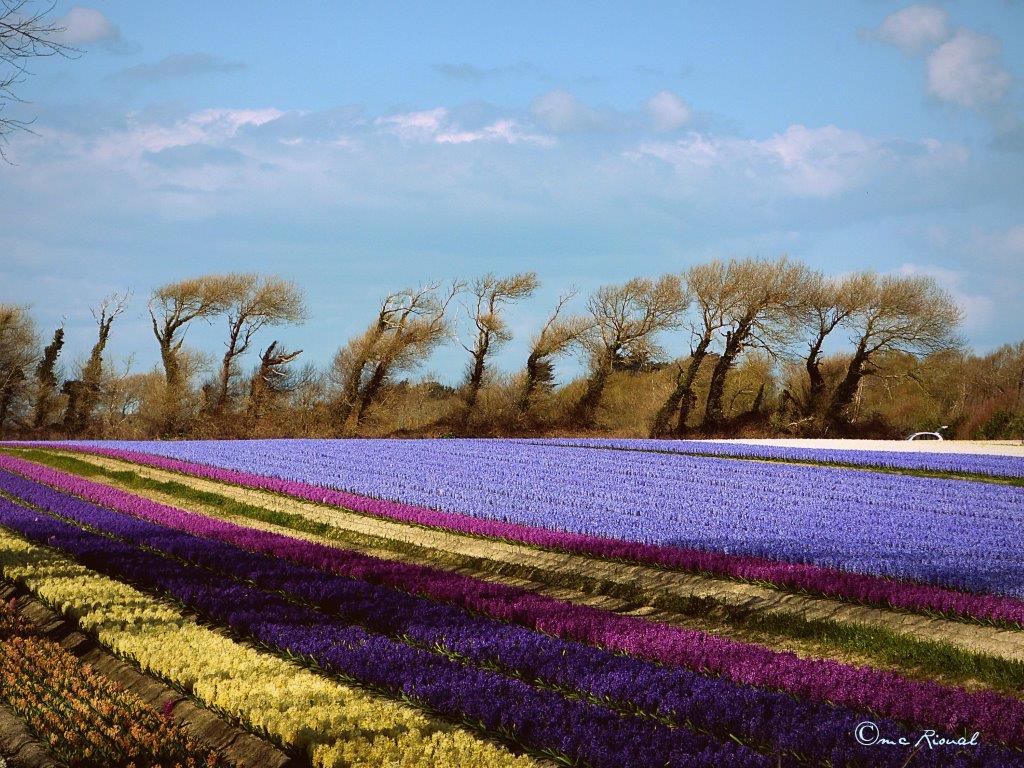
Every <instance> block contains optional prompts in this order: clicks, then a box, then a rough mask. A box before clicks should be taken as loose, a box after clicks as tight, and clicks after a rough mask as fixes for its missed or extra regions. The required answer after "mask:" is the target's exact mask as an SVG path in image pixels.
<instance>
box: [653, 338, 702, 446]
mask: <svg viewBox="0 0 1024 768" xmlns="http://www.w3.org/2000/svg"><path fill="white" fill-rule="evenodd" d="M710 344H711V333H710V332H708V333H706V334H705V335H704V336H703V337H702V338H701V340H700V343H699V344H697V348H696V349H695V350H693V354H691V355H690V362H689V364H688V365H687V366H686V370H685V371H681V372H680V375H679V376H678V377H677V378H676V388H675V389H674V390H672V394H671V395H669V397H668V400H666V401H665V404H664V405H662V406H661V409H660V410H659V411H658V413H657V415H656V416H655V417H654V426H652V427H651V437H662V436H663V435H666V434H668V433H669V430H670V429H671V430H672V432H673V433H674V434H676V435H682V434H684V433H685V432H686V421H687V419H689V417H690V411H691V410H692V409H693V403H694V400H695V398H694V396H693V382H694V380H695V379H696V378H697V371H699V370H700V364H701V363H702V362H703V361H704V358H705V357H707V352H708V346H709V345H710ZM673 419H675V422H676V423H675V426H674V427H673V426H671V424H672V421H673Z"/></svg>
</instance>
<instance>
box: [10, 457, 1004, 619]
mask: <svg viewBox="0 0 1024 768" xmlns="http://www.w3.org/2000/svg"><path fill="white" fill-rule="evenodd" d="M0 453H6V454H8V455H11V456H18V457H21V458H24V459H27V460H30V461H35V462H37V463H40V464H46V465H48V466H50V467H53V468H55V469H61V470H63V471H66V472H70V473H72V474H78V475H81V476H84V477H108V478H110V479H112V480H114V481H115V482H125V483H126V484H127V483H131V484H132V485H130V486H129V487H131V488H132V489H142V490H147V489H148V490H154V491H157V492H167V493H171V494H172V495H180V494H181V493H185V494H191V495H190V496H182V498H192V499H193V500H195V501H199V502H200V503H207V504H210V505H211V506H222V505H221V502H219V501H218V499H220V498H221V496H220V495H219V494H216V493H210V492H207V491H202V490H200V489H197V488H193V487H192V486H191V485H188V484H187V483H188V481H189V480H200V481H202V482H204V483H210V484H214V485H218V486H224V487H228V488H232V489H238V490H239V491H240V492H244V493H247V494H257V495H258V494H268V495H270V496H273V497H275V498H278V499H281V500H282V501H283V502H285V503H299V504H310V505H312V506H317V507H321V506H322V507H323V508H324V509H326V510H328V511H331V512H337V511H339V510H340V511H341V512H344V513H345V514H349V515H355V516H358V517H362V518H366V519H369V520H374V521H379V520H381V518H379V517H378V516H376V515H373V514H371V513H368V512H361V511H359V510H354V509H348V508H345V507H332V506H330V505H322V504H317V503H316V502H313V501H309V500H306V499H296V498H295V497H292V496H288V495H287V494H283V493H279V492H276V491H268V490H263V489H253V488H249V487H247V486H244V485H234V484H231V483H227V482H224V481H217V480H211V479H209V478H191V477H190V476H189V475H187V474H182V473H180V472H175V471H172V470H167V469H161V468H158V467H149V466H144V468H145V469H148V470H151V471H153V472H159V473H162V474H169V475H174V476H176V477H181V478H183V480H184V481H185V482H178V481H165V480H154V479H151V478H148V477H146V476H145V475H139V474H138V473H136V472H134V471H132V470H114V469H109V468H107V467H106V466H103V465H102V462H103V461H107V462H113V463H115V464H127V463H129V462H127V461H126V460H124V459H118V458H113V457H109V456H105V455H102V454H98V455H91V454H88V453H86V454H81V453H77V452H70V453H69V452H67V450H60V449H56V450H55V449H40V448H21V447H18V446H8V445H0ZM83 455H84V456H88V459H83V458H80V457H81V456H83ZM93 461H96V462H100V463H99V464H94V463H92V462H93ZM164 488H173V489H174V490H173V491H169V490H168V491H165V490H163V489H164ZM207 496H208V497H209V498H210V501H208V502H207V501H204V500H203V499H204V498H205V497H207ZM227 501H228V502H229V503H233V504H243V505H244V502H237V501H236V500H233V499H228V500H227ZM264 511H266V510H264ZM274 512H275V514H276V513H277V511H276V510H275V511H274ZM239 514H245V513H239ZM248 516H249V517H253V519H260V518H258V517H254V516H253V515H251V514H250V515H248ZM271 522H272V521H271ZM384 522H388V523H392V524H396V525H404V526H407V527H409V528H422V529H424V530H428V531H433V532H438V533H443V534H447V535H450V536H461V537H463V538H467V539H479V540H481V541H495V542H499V543H502V544H510V545H513V546H518V547H525V548H528V549H534V550H537V551H540V552H556V553H560V554H569V555H574V556H577V557H592V558H593V559H595V560H604V561H607V562H613V563H621V564H625V565H642V566H643V567H645V568H651V569H655V570H658V571H662V572H665V573H690V574H694V575H697V576H703V577H707V578H710V579H715V580H719V581H732V582H735V583H737V584H750V585H752V586H759V587H764V588H766V589H772V590H775V591H777V592H783V593H785V594H790V595H796V596H800V597H814V598H824V599H826V600H831V601H834V602H840V603H847V604H850V605H860V606H865V607H869V608H880V609H882V610H886V611H891V612H893V613H901V614H905V615H917V616H927V617H929V618H934V619H942V620H948V621H957V622H960V623H963V624H976V625H980V626H986V627H996V628H998V629H1008V630H1011V631H1019V630H1020V629H1021V627H1020V626H1018V625H1016V624H1011V623H1007V622H1000V621H992V620H988V619H983V618H977V617H974V616H965V615H961V614H958V613H943V612H941V611H933V610H929V609H927V608H917V609H908V608H903V607H896V606H893V605H891V604H888V603H875V602H867V601H862V600H857V599H855V598H852V597H846V596H843V595H833V594H825V593H821V592H817V591H812V590H807V589H802V588H800V587H795V586H792V585H789V584H778V583H776V582H772V581H765V580H763V579H749V578H743V577H742V576H736V575H733V574H727V573H718V572H711V571H704V570H700V569H689V570H683V569H672V568H669V567H666V566H663V565H660V564H658V563H651V562H647V561H643V560H640V561H637V560H630V559H626V558H619V557H611V556H605V557H602V556H598V555H582V554H581V553H579V552H576V551H574V550H566V549H561V548H559V547H553V546H552V547H545V546H540V545H535V544H528V543H525V542H521V541H516V540H509V539H504V538H501V537H498V536H488V535H484V534H477V533H468V532H465V531H452V530H449V529H447V528H443V527H433V526H430V525H425V524H422V523H416V522H409V521H399V520H391V519H385V520H384ZM281 524H282V525H286V524H285V523H281ZM315 524H321V523H315ZM323 525H326V526H327V527H329V528H332V529H333V527H332V526H330V525H329V524H323ZM288 527H294V526H288ZM298 530H302V529H298ZM309 532H310V533H313V534H314V535H319V536H324V535H328V534H326V533H324V532H317V531H309ZM382 540H383V539H382ZM386 548H389V549H392V550H393V549H394V546H392V545H387V547H386ZM469 560H470V561H471V562H492V561H488V560H479V561H478V560H476V559H474V558H470V559H469ZM516 567H519V566H516ZM496 572H499V571H496ZM499 573H500V572H499ZM879 578H885V577H879ZM602 583H603V582H602ZM602 594H603V593H602Z"/></svg>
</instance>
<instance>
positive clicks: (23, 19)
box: [0, 0, 77, 157]
mask: <svg viewBox="0 0 1024 768" xmlns="http://www.w3.org/2000/svg"><path fill="white" fill-rule="evenodd" d="M53 7H54V4H53V3H47V2H35V0H0V157H6V156H5V155H4V152H3V144H2V141H3V140H4V139H5V138H6V136H7V135H8V134H10V133H11V132H12V131H14V130H17V129H27V128H28V123H27V122H25V121H23V120H18V119H16V118H12V117H5V116H3V115H2V112H3V110H4V108H5V107H6V106H8V105H9V104H10V103H11V102H17V101H21V99H19V98H18V97H17V96H16V95H15V93H14V89H15V87H16V86H18V85H20V84H21V83H22V82H24V80H25V77H26V76H27V75H28V68H27V67H28V62H29V60H31V59H36V58H40V57H45V56H54V55H62V56H68V55H72V54H74V53H77V51H75V50H74V49H73V48H70V47H69V46H67V45H65V44H63V43H61V42H60V39H59V38H60V35H61V33H62V32H64V27H61V26H59V25H58V24H56V23H55V22H53V21H51V20H49V19H48V16H49V15H50V14H51V13H52V11H53Z"/></svg>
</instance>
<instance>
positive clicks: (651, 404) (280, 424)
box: [0, 258, 1024, 438]
mask: <svg viewBox="0 0 1024 768" xmlns="http://www.w3.org/2000/svg"><path fill="white" fill-rule="evenodd" d="M538 286H539V281H538V278H537V276H536V275H535V274H534V273H532V272H527V273H521V274H516V275H511V276H508V277H497V276H495V275H490V274H489V275H485V276H483V277H480V278H477V279H475V280H472V281H468V282H463V281H455V282H452V283H450V284H442V283H440V282H437V283H430V284H426V285H421V286H419V287H417V288H407V289H404V290H400V291H396V292H395V293H391V294H389V295H387V296H384V297H382V299H381V301H380V305H379V309H378V310H377V312H376V315H375V316H374V317H372V318H368V320H369V322H368V324H367V326H366V329H365V330H364V331H363V332H362V333H361V334H359V335H357V336H355V337H354V338H351V339H349V340H348V341H347V342H346V343H344V344H343V345H342V346H341V348H340V349H339V351H338V352H337V354H336V355H335V357H334V359H333V361H332V363H331V365H330V366H329V367H328V368H327V369H326V370H321V369H317V368H316V367H315V366H313V365H311V364H308V363H307V364H302V362H301V350H298V349H292V348H290V347H289V346H288V345H287V343H286V342H283V341H281V340H278V339H275V338H274V334H273V333H272V332H271V331H272V330H274V329H278V328H286V327H287V326H291V325H295V324H297V323H301V322H302V321H303V320H304V319H305V317H306V312H307V310H306V303H305V299H304V296H303V292H302V290H301V289H300V288H299V287H298V286H297V285H295V284H294V283H291V282H288V281H285V280H282V279H280V278H278V277H276V276H273V275H259V274H251V273H243V274H238V273H234V274H226V275H220V274H219V275H204V276H201V277H196V278H191V279H188V280H183V281H181V282H176V283H171V284H168V285H163V286H160V287H158V288H156V289H155V290H154V291H153V292H152V293H151V294H150V295H149V297H148V300H147V304H146V307H147V311H148V315H149V318H150V320H151V325H152V332H153V338H154V342H155V343H156V345H157V346H158V347H159V351H160V365H159V366H158V368H157V369H155V370H153V371H150V372H146V373H139V372H133V371H132V370H130V368H129V367H125V368H124V369H120V368H118V367H117V366H115V365H114V363H113V362H112V361H111V360H110V359H109V357H108V356H107V355H106V354H105V350H106V347H107V342H108V340H109V338H110V334H111V333H113V332H116V324H117V320H118V318H119V317H120V316H121V315H123V313H124V311H125V310H126V308H127V306H128V304H129V300H130V293H129V292H125V293H121V294H116V295H113V296H109V297H107V298H106V299H104V300H102V301H101V302H99V304H98V305H96V306H95V307H94V309H93V317H94V318H95V320H96V341H95V344H94V345H93V346H92V349H91V351H90V354H89V356H88V358H87V360H86V361H85V362H84V363H81V364H78V365H76V366H74V370H71V371H68V370H65V369H64V367H63V366H62V364H61V360H62V357H61V353H62V351H63V347H64V329H63V327H58V328H56V329H54V330H53V331H52V332H50V331H47V332H46V334H47V335H46V337H45V338H41V335H40V331H39V329H38V328H37V327H36V325H35V323H34V322H33V320H32V317H31V314H30V311H29V309H28V308H25V307H21V306H17V305H13V304H0V434H2V435H4V436H6V437H36V438H57V437H69V438H70V437H79V438H89V437H92V438H99V437H107V438H143V437H166V438H177V437H217V436H219V437H250V436H329V435H375V436H379V435H512V434H556V433H561V434H564V433H607V434H616V435H631V436H634V435H650V436H655V437H674V436H721V435H741V434H742V435H794V436H821V435H832V436H841V435H846V436H853V435H857V436H874V437H894V436H900V435H903V434H905V433H907V432H909V431H915V430H920V429H927V430H933V429H936V428H938V427H940V426H944V425H948V426H949V430H950V431H949V434H951V435H952V434H955V435H957V436H960V437H985V438H997V437H1019V436H1021V434H1022V432H1024V342H1022V343H1020V344H1017V345H1016V346H1006V347H1003V348H1001V349H999V350H997V351H996V352H994V353H991V354H989V355H985V356H978V355H975V354H972V353H970V352H969V351H968V350H966V349H965V348H964V346H963V342H962V340H961V339H960V337H959V336H958V333H957V331H958V327H959V325H960V321H961V316H960V311H959V310H958V308H957V305H956V303H955V301H954V300H953V298H952V297H951V296H950V295H949V294H948V293H947V292H946V291H944V290H943V289H942V288H940V287H939V286H938V285H937V284H936V283H935V281H934V280H933V279H932V278H930V277H926V276H919V275H880V274H877V273H874V272H861V273H857V274H851V275H846V276H843V277H829V276H826V275H824V274H822V273H821V272H817V271H815V270H812V269H810V268H808V267H807V266H806V265H804V264H801V263H799V262H795V261H792V260H790V259H787V258H779V259H774V260H767V259H733V260H730V261H712V262H710V263H706V264H698V265H696V266H693V267H690V268H689V269H687V270H685V271H684V272H682V273H680V274H668V275H664V276H662V277H659V278H656V279H650V278H640V277H638V278H634V279H632V280H630V281H628V282H626V283H623V284H621V285H610V286H605V287H602V288H600V289H598V290H597V291H595V292H594V293H593V294H592V295H591V296H589V297H587V299H586V309H585V311H584V312H582V313H580V314H571V313H569V312H568V311H567V308H568V307H569V304H570V302H571V300H572V299H573V298H575V293H574V292H569V293H566V294H564V295H563V296H562V297H561V298H560V299H559V301H558V302H557V304H556V306H555V307H554V308H553V309H552V311H551V313H550V315H549V316H548V317H547V318H546V320H545V321H544V322H543V324H542V325H541V326H540V327H539V328H538V329H537V331H536V333H535V335H534V336H533V338H532V340H531V343H530V347H529V353H528V355H527V357H526V359H525V360H523V362H522V367H521V369H520V370H518V371H512V372H508V371H506V372H502V371H498V370H496V369H495V367H494V365H493V357H494V353H495V352H496V351H497V350H498V349H499V348H500V347H501V346H502V345H503V344H505V343H506V342H507V341H508V340H509V339H510V338H511V330H510V328H509V326H508V324H507V322H506V320H505V313H506V311H507V309H508V307H509V306H510V305H511V304H513V303H515V302H517V301H521V300H523V299H525V298H527V297H529V296H531V295H532V294H533V293H534V292H535V291H536V290H537V288H538ZM455 307H459V308H460V311H459V312H456V311H455ZM462 310H465V311H462ZM200 320H205V321H211V320H212V321H216V322H220V323H222V327H223V330H224V351H223V354H222V355H218V357H217V358H216V359H214V358H213V357H212V356H210V355H207V354H204V353H203V352H202V351H200V350H196V349H193V348H190V347H186V346H185V345H184V339H185V334H186V330H187V329H188V327H189V325H190V324H192V323H194V322H197V321H200ZM670 334H676V335H678V336H680V337H681V338H682V339H684V340H686V341H688V342H689V345H690V350H691V352H690V354H689V355H688V356H686V357H684V358H681V359H676V360H670V359H666V358H667V355H666V354H665V352H664V350H663V348H662V347H661V346H660V343H661V342H664V341H665V340H666V339H667V338H669V335H670ZM450 343H458V344H460V345H461V346H462V347H463V349H464V350H465V359H466V369H465V373H464V376H463V378H462V381H461V383H460V385H459V386H456V387H450V386H444V385H442V384H439V383H437V382H435V381H430V380H417V379H416V378H413V377H414V374H415V372H416V371H417V369H419V368H420V367H421V366H422V365H423V363H424V362H425V361H426V360H427V359H428V358H429V357H430V356H431V354H432V353H433V352H434V351H435V350H436V349H437V348H438V347H439V346H441V345H443V344H450ZM840 348H841V349H843V351H842V352H841V353H835V352H832V353H829V354H825V350H826V349H829V350H835V349H840ZM570 354H575V355H579V356H583V357H584V358H585V359H586V361H587V366H588V367H587V373H586V375H584V376H582V377H580V378H578V379H576V380H573V381H569V382H566V383H563V384H559V383H558V382H556V379H555V363H556V361H557V360H558V359H559V358H560V357H562V356H566V355H570ZM250 355H253V356H254V357H255V359H256V360H257V362H256V364H255V365H254V366H253V367H252V368H251V369H250V370H248V371H243V369H242V365H241V363H242V360H243V359H253V358H252V357H251V356H250Z"/></svg>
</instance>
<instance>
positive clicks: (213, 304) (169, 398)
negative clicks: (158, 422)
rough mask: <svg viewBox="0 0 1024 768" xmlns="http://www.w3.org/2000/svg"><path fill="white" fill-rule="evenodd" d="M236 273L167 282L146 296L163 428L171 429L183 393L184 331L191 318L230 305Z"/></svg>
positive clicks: (236, 283)
mask: <svg viewBox="0 0 1024 768" xmlns="http://www.w3.org/2000/svg"><path fill="white" fill-rule="evenodd" d="M239 285H240V281H239V277H238V275H204V276H202V277H194V278H191V279H188V280H182V281H180V282H176V283H168V284H167V285H163V286H161V287H159V288H157V289H156V290H155V291H153V295H152V296H151V297H150V299H149V304H148V310H149V317H150V320H151V321H152V324H153V335H154V336H155V337H156V340H157V343H158V344H159V345H160V360H161V362H162V363H163V368H164V378H165V380H166V396H165V405H164V423H165V431H167V432H173V431H174V429H175V427H176V419H177V414H178V410H179V407H180V404H181V398H182V396H183V389H184V384H185V382H184V381H183V380H182V365H181V359H180V353H181V348H182V345H183V344H184V343H185V331H186V329H187V326H188V324H189V323H191V322H192V321H193V320H198V319H204V320H209V319H210V318H212V317H214V316H216V315H219V314H221V313H223V312H224V311H226V310H227V308H228V307H229V306H231V302H232V301H233V300H234V298H235V297H236V296H237V295H238V293H239Z"/></svg>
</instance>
